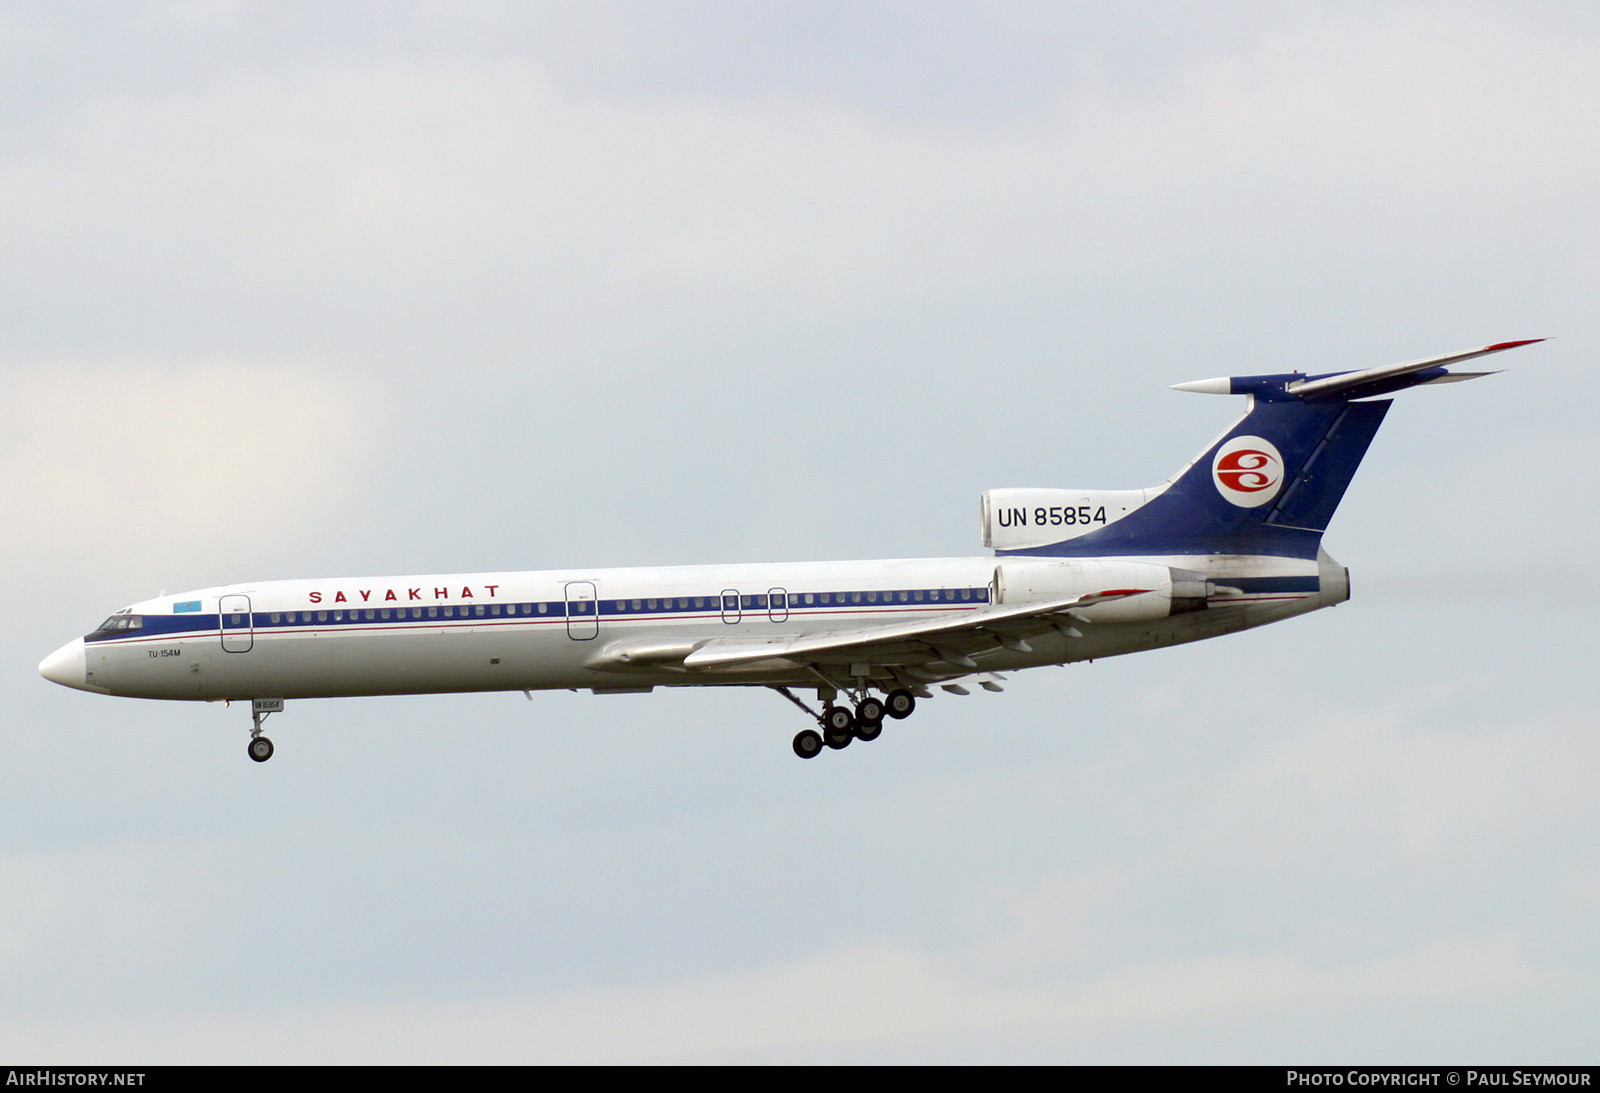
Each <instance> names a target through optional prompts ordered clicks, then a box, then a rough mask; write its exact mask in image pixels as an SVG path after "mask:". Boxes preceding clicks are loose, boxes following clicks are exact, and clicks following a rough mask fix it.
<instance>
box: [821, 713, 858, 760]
mask: <svg viewBox="0 0 1600 1093" xmlns="http://www.w3.org/2000/svg"><path fill="white" fill-rule="evenodd" d="M855 737H856V715H855V714H853V713H851V712H850V711H849V710H847V709H845V708H844V707H843V706H829V707H828V708H827V709H826V710H823V711H822V739H823V740H824V741H825V742H826V743H827V745H828V747H830V748H833V749H834V750H835V751H837V750H838V749H839V748H847V747H849V746H850V741H852V740H854V739H855Z"/></svg>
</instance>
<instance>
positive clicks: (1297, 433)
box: [983, 339, 1543, 558]
mask: <svg viewBox="0 0 1600 1093" xmlns="http://www.w3.org/2000/svg"><path fill="white" fill-rule="evenodd" d="M1542 340H1543V339H1533V340H1532V341H1518V342H1502V343H1499V344H1497V345H1491V346H1486V347H1484V348H1482V349H1473V350H1468V351H1466V352H1463V353H1452V354H1449V355H1447V356H1443V357H1431V358H1428V359H1426V360H1420V361H1412V362H1410V363H1408V364H1400V365H1392V366H1390V367H1387V368H1373V369H1367V370H1364V371H1359V372H1334V373H1329V374H1326V375H1319V376H1306V375H1303V374H1301V373H1298V372H1290V373H1280V374H1276V375H1265V376H1234V377H1231V378H1222V379H1212V380H1197V381H1195V382H1192V383H1180V384H1177V385H1176V386H1175V389H1176V390H1180V391H1195V392H1201V393H1205V394H1233V395H1244V396H1246V397H1247V398H1248V399H1249V400H1250V404H1249V406H1248V408H1247V409H1246V411H1245V415H1244V416H1243V417H1242V418H1240V419H1239V420H1238V421H1237V422H1236V423H1235V424H1234V425H1233V426H1232V427H1231V428H1230V429H1229V430H1228V431H1227V432H1226V433H1224V434H1223V435H1222V437H1221V438H1220V439H1218V440H1217V441H1216V442H1215V443H1214V444H1212V445H1211V446H1210V447H1209V448H1207V449H1206V450H1205V451H1203V452H1201V453H1200V455H1198V456H1196V457H1195V459H1194V461H1193V462H1191V463H1190V464H1189V465H1188V466H1186V467H1185V468H1184V469H1183V470H1181V471H1179V472H1178V473H1177V474H1175V475H1174V476H1173V477H1172V478H1170V479H1168V480H1167V481H1166V482H1164V483H1162V484H1161V485H1159V486H1156V487H1154V488H1152V489H1147V490H1090V491H1084V490H1077V491H1074V490H1049V489H1042V490H1041V489H1011V490H991V491H989V492H988V493H987V494H985V495H984V501H983V512H984V545H986V546H991V547H993V548H995V552H996V553H997V554H999V555H1002V556H1006V555H1032V556H1038V557H1060V558H1084V557H1099V556H1143V555H1191V554H1193V555H1213V554H1236V555H1268V556H1276V557H1285V558H1315V557H1316V556H1317V551H1318V549H1319V547H1320V545H1321V541H1322V533H1323V532H1324V531H1326V530H1327V527H1328V521H1329V520H1330V519H1332V517H1333V512H1334V509H1335V508H1337V507H1338V505H1339V501H1340V500H1341V499H1342V498H1343V497H1344V492H1345V489H1346V487H1348V486H1349V485H1350V480H1351V478H1353V477H1354V476H1355V473H1356V468H1357V467H1358V466H1360V464H1361V458H1362V456H1364V455H1366V452H1367V446H1368V445H1369V444H1371V443H1372V438H1373V436H1374V435H1375V434H1376V433H1377V431H1378V427H1379V426H1380V425H1382V424H1383V418H1384V415H1385V414H1387V413H1388V412H1389V405H1390V400H1389V399H1384V398H1377V397H1376V396H1379V395H1387V394H1391V393H1393V392H1396V391H1400V390H1403V389H1405V388H1407V387H1416V386H1421V385H1424V384H1436V383H1448V382H1453V381H1459V380H1467V379H1476V378H1478V377H1480V376H1485V375H1490V374H1491V373H1487V372H1450V371H1449V370H1448V368H1447V367H1446V366H1447V365H1450V364H1453V363H1456V362H1459V361H1464V360H1470V359H1472V358H1474V357H1481V356H1485V355H1486V354H1489V353H1498V352H1501V351H1502V350H1506V349H1513V348H1516V347H1517V346H1521V345H1530V344H1532V342H1533V341H1542Z"/></svg>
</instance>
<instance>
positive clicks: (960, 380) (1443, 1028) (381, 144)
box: [0, 0, 1600, 1064]
mask: <svg viewBox="0 0 1600 1093" xmlns="http://www.w3.org/2000/svg"><path fill="white" fill-rule="evenodd" d="M1597 58H1600V8H1596V6H1595V5H1594V4H1593V3H1592V2H1591V0H1514V2H1513V0H1450V2H1438V3H1435V2H1427V0H1423V2H1415V3H1394V2H1386V3H1363V2H1349V0H1342V2H1339V3H1316V2H1310V3H1288V4H1286V3H1281V2H1266V0H1263V2H1260V3H1251V2H1234V3H1229V2H1224V3H1219V4H1208V5H1194V4H1187V3H1165V2H1152V3H1143V4H1138V5H1129V4H1109V3H1107V4H1098V3H1056V4H1039V3H1015V4H1009V3H989V4H976V3H973V4H951V3H929V2H919V3H878V4H872V3H824V2H816V0H806V2H797V3H773V2H767V3H760V4H753V3H752V4H744V3H718V2H704V3H689V2H681V3H671V4H666V3H662V4H648V3H622V2H618V3H605V2H592V0H591V2H584V3H572V4H556V3H547V4H534V3H510V2H507V3H477V4H471V3H461V2H459V0H456V2H452V3H449V4H444V3H425V2H415V3H343V4H337V5H327V4H294V3H271V4H256V3H248V2H226V0H216V2H206V0H193V2H172V3H145V4H137V3H88V2H85V3H77V4H58V3H42V2H41V3H30V2H25V0H5V2H3V3H0V100H3V101H4V102H5V103H6V104H7V107H6V109H5V110H3V111H0V330H3V331H4V336H3V337H0V511H3V513H4V532H3V537H0V561H3V563H4V566H3V568H4V573H5V577H4V586H3V592H4V601H3V603H4V609H5V617H6V619H7V622H6V623H5V625H4V627H3V630H0V650H3V653H4V655H3V657H0V704H3V705H0V714H3V716H0V1056H5V1057H7V1058H10V1059H17V1060H26V1061H28V1062H30V1063H32V1062H74V1063H108V1064H130V1063H163V1062H205V1061H228V1062H233V1061H238V1062H257V1061H260V1062H362V1061H385V1062H387V1061H397V1062H464V1061H485V1062H498V1061H511V1062H518V1061H528V1062H543V1061H549V1062H573V1061H581V1062H590V1061H601V1062H648V1061H694V1062H702V1061H733V1062H752V1061H779V1062H923V1061H929V1062H997V1061H1048V1062H1080V1061H1108V1062H1136V1061H1140V1062H1167V1063H1171V1062H1249V1063H1268V1062H1282V1063H1294V1062H1300V1063H1311V1062H1410V1063H1442V1062H1456V1063H1465V1062H1477V1063H1487V1062H1505V1063H1512V1062H1516V1063H1526V1062H1590V1063H1592V1062H1593V1061H1594V1045H1595V1037H1594V1014H1595V1013H1596V1012H1600V948H1597V946H1596V942H1595V931H1594V923H1595V922H1596V921H1600V836H1597V830H1600V823H1597V822H1600V805H1597V803H1596V794H1595V792H1594V787H1595V785H1596V784H1597V782H1600V742H1597V734H1596V724H1595V722H1596V715H1595V712H1594V711H1595V710H1596V708H1597V707H1600V684H1597V681H1596V673H1595V671H1594V661H1595V654H1596V652H1597V646H1596V641H1595V637H1594V628H1593V627H1594V618H1593V613H1594V608H1595V606H1596V600H1597V596H1600V580H1597V578H1596V576H1595V568H1594V558H1593V551H1594V549H1595V544H1596V542H1597V541H1600V519H1597V517H1596V515H1595V510H1596V504H1595V502H1596V492H1597V490H1596V483H1595V471H1594V468H1595V467H1596V466H1597V465H1600V426H1597V424H1596V418H1597V415H1596V410H1597V408H1600V381H1597V379H1596V367H1595V362H1594V360H1593V353H1592V348H1593V346H1594V342H1595V323H1594V316H1595V301H1596V300H1597V299H1600V213H1597V201H1596V196H1595V195H1596V194H1600V64H1597ZM1538 337H1549V338H1552V339H1554V340H1552V341H1550V342H1547V343H1545V344H1543V345H1539V346H1534V347H1529V348H1526V349H1522V350H1518V351H1516V352H1514V353H1510V354H1506V355H1505V356H1503V357H1497V358H1495V359H1494V361H1493V364H1492V366H1493V367H1503V368H1505V369H1507V371H1506V373H1505V374H1503V375H1498V376H1494V377H1492V378H1489V379H1485V380H1482V381H1478V382H1475V383H1471V384H1464V385H1455V386H1448V387H1439V388H1429V389H1424V390H1419V391H1415V392H1410V393H1407V394H1404V395H1402V396H1401V397H1400V399H1399V400H1397V404H1396V406H1395V408H1394V410H1393V412H1391V413H1390V415H1389V418H1388V422H1387V423H1386V425H1385V427H1384V431H1383V432H1382V433H1381V434H1380V435H1379V437H1378V439H1377V441H1376V442H1375V443H1374V445H1373V447H1372V449H1371V451H1370V453H1369V455H1368V458H1367V461H1366V463H1365V464H1364V466H1363V468H1362V471H1361V473H1360V474H1359V475H1358V476H1357V478H1356V480H1355V483H1354V485H1353V487H1352V489H1351V491H1350V493H1349V495H1348V497H1347V499H1346V501H1345V504H1344V506H1343V508H1342V509H1341V510H1340V512H1339V514H1338V516H1337V517H1336V518H1335V521H1334V523H1333V526H1332V529H1331V531H1330V533H1329V535H1328V536H1327V538H1326V540H1325V545H1326V546H1327V548H1328V549H1329V550H1330V552H1331V553H1333V555H1334V556H1335V557H1336V558H1338V559H1339V561H1340V562H1342V563H1343V564H1345V565H1348V566H1349V567H1350V569H1351V572H1352V584H1353V590H1354V598H1353V599H1352V600H1351V601H1350V602H1349V603H1347V604H1344V605H1341V606H1340V607H1338V608H1337V609H1335V610H1332V611H1325V612H1321V613H1319V614H1316V615H1312V616H1309V617H1305V618H1301V619H1297V620H1293V621H1290V622H1287V623H1284V624H1281V625H1280V626H1277V627H1272V628H1269V629H1266V630H1258V631H1253V632H1251V633H1247V634H1242V635H1235V636H1231V637H1227V638H1223V639H1220V640H1217V641H1213V642H1209V643H1203V644H1201V645H1197V646H1192V647H1183V648H1177V649H1170V650H1162V651H1156V652H1152V653H1146V654H1142V655H1139V656H1136V657H1131V658H1121V659H1115V660H1109V661H1102V662H1098V663H1095V664H1092V665H1076V666H1073V667H1070V668H1057V669H1040V670H1038V671H1035V672H1031V673H1024V674H1021V675H1017V676H1013V677H1012V679H1011V680H1010V682H1009V684H1008V687H1007V690H1006V691H1005V692H1004V693H1003V694H998V695H996V694H978V695H974V696H971V697H965V698H961V697H954V696H946V695H941V696H939V697H937V698H936V699H934V700H931V701H929V702H926V703H925V704H923V706H922V707H920V708H919V710H918V712H917V715H916V717H915V718H913V719H912V720H910V721H907V722H904V723H900V722H893V723H891V724H890V725H889V726H888V728H887V730H886V731H885V733H884V735H883V737H882V739H881V740H879V741H877V742H875V743H873V744H871V745H860V744H858V745H856V746H853V747H851V748H850V749H848V750H846V751H844V752H841V753H832V752H829V753H826V754H824V755H823V756H821V757H820V758H819V759H817V760H816V761H813V762H808V763H802V762H800V761H799V760H796V759H795V758H794V756H793V755H792V753H791V752H790V749H789V741H790V738H791V737H792V735H793V734H794V733H795V732H796V731H798V730H799V729H800V728H802V727H804V724H805V722H804V719H803V718H802V717H801V716H800V715H799V714H798V712H797V711H795V710H794V709H793V708H792V707H790V706H789V705H788V704H787V703H785V702H783V701H782V699H781V698H778V697H775V696H773V695H772V694H771V693H770V692H765V691H750V692H746V691H743V690H726V691H709V690H702V691H683V692H670V693H664V692H657V693H654V694H650V695H626V696H594V695H589V694H582V695H574V694H568V693H555V694H539V695H535V696H534V699H533V701H532V702H529V701H527V700H525V699H524V698H523V697H522V696H521V695H520V694H512V695H473V696H456V697H424V698H378V699H347V700H329V701H322V702H314V701H307V702H291V703H289V704H288V708H287V710H286V711H285V712H284V713H283V714H281V715H278V716H277V717H275V718H274V719H273V720H272V722H271V723H270V729H271V736H272V737H273V739H274V741H275V743H276V744H277V755H276V756H275V757H274V759H273V760H272V761H271V762H270V763H268V764H265V765H257V764H254V763H251V762H250V761H249V760H248V759H247V757H246V755H245V743H246V740H247V738H248V728H249V712H248V710H247V709H243V708H240V707H239V706H237V705H235V706H234V707H232V708H230V709H224V708H223V707H222V706H220V705H215V706H213V705H207V704H201V705H187V704H177V703H172V704H168V703H144V702H137V701H132V700H122V699H109V698H102V697H99V696H95V695H90V694H84V693H80V692H73V691H68V690H65V689H63V688H59V687H55V686H53V685H51V684H49V683H47V682H45V681H44V680H42V679H41V678H40V677H39V676H38V674H37V670H36V665H37V664H38V662H39V660H40V659H41V658H42V657H43V656H45V655H46V654H47V653H49V652H50V651H51V650H52V649H54V648H55V647H56V646H58V645H60V644H61V643H62V642H64V641H66V640H68V639H70V638H71V637H73V636H75V635H77V634H81V633H83V632H85V631H87V630H89V629H90V628H92V626H93V625H94V624H95V623H96V622H98V621H99V620H100V619H101V618H103V617H104V616H105V615H107V614H108V613H110V612H111V611H113V610H115V609H117V608H119V607H121V606H123V605H125V604H127V603H130V602H133V601H135V600H138V599H142V598H145V597H148V596H153V595H156V594H159V593H162V592H177V591H180V590H184V589H190V588H197V587H202V586H206V585H210V584H214V583H220V582H225V581H245V580H257V579H269V578H278V577H324V576H337V575H357V574H379V573H422V572H451V571H474V570H489V569H495V570H509V569H524V568H526V569H538V568H550V567H557V566H572V565H585V566H597V567H598V566H605V565H630V564H675V563H701V562H719V561H750V560H784V559H793V560H809V559H821V558H873V557H919V556H961V555H970V554H978V553H981V548H980V547H979V529H978V519H977V513H978V506H977V501H978V495H979V493H980V492H981V491H982V490H984V489H988V488H993V487H1002V486H1063V487H1101V488H1131V487H1139V486H1145V485H1151V484H1154V483H1155V482H1157V481H1159V480H1161V479H1162V478H1164V477H1165V476H1166V475H1167V474H1169V473H1170V472H1171V471H1173V470H1174V469H1176V468H1177V467H1179V466H1181V465H1182V464H1183V463H1184V461H1186V460H1187V459H1188V458H1190V457H1191V456H1192V455H1193V454H1194V453H1195V452H1196V451H1197V450H1199V449H1200V448H1201V447H1202V445H1204V444H1206V443H1207V442H1208V441H1209V440H1210V439H1211V438H1212V437H1214V436H1215V435H1216V434H1217V433H1218V432H1220V430H1221V429H1222V428H1223V427H1225V426H1226V425H1227V424H1228V422H1229V421H1230V420H1232V417H1233V416H1234V415H1235V414H1236V413H1237V412H1238V410H1239V409H1240V407H1239V406H1238V405H1236V404H1234V403H1233V402H1232V401H1230V400H1227V399H1221V398H1216V397H1212V396H1197V395H1191V394H1180V393H1177V392H1172V391H1169V390H1168V389H1167V386H1168V385H1169V384H1173V383H1178V382H1182V381H1185V380H1193V379H1201V378H1205V377H1210V376H1216V375H1228V374H1248V373H1253V372H1267V371H1281V370H1287V369H1290V368H1301V369H1305V370H1309V371H1327V370H1331V369H1337V368H1359V367H1370V366H1374V365H1381V364H1387V363H1392V362H1396V361H1402V360H1408V359H1413V358H1417V357H1423V356H1430V355H1434V354H1440V353H1445V352H1450V351H1454V350H1460V349H1466V348H1470V347H1474V346H1479V345H1484V344H1487V343H1490V342H1495V341H1503V340H1509V339H1517V338H1538Z"/></svg>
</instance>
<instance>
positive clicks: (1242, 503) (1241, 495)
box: [1211, 436, 1283, 509]
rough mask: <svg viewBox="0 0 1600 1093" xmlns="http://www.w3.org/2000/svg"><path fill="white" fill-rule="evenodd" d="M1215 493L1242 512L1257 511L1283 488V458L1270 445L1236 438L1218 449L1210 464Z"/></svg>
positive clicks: (1250, 439)
mask: <svg viewBox="0 0 1600 1093" xmlns="http://www.w3.org/2000/svg"><path fill="white" fill-rule="evenodd" d="M1211 481H1213V482H1215V483H1216V484H1217V492H1218V493H1220V494H1222V496H1223V497H1224V498H1226V499H1227V500H1228V501H1229V502H1231V503H1232V504H1235V505H1238V506H1239V507H1240V508H1242V509H1253V508H1259V507H1260V506H1262V505H1265V504H1266V503H1267V502H1268V501H1271V500H1272V499H1273V498H1274V497H1276V496H1278V491H1279V490H1280V489H1282V488H1283V456H1281V455H1279V454H1278V449H1277V448H1276V447H1274V446H1273V443H1272V441H1270V440H1266V439H1263V438H1262V437H1259V436H1236V437H1233V438H1232V439H1230V440H1228V441H1227V442H1226V443H1224V444H1223V445H1222V447H1220V448H1218V449H1217V457H1216V458H1215V459H1214V460H1212V461H1211Z"/></svg>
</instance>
